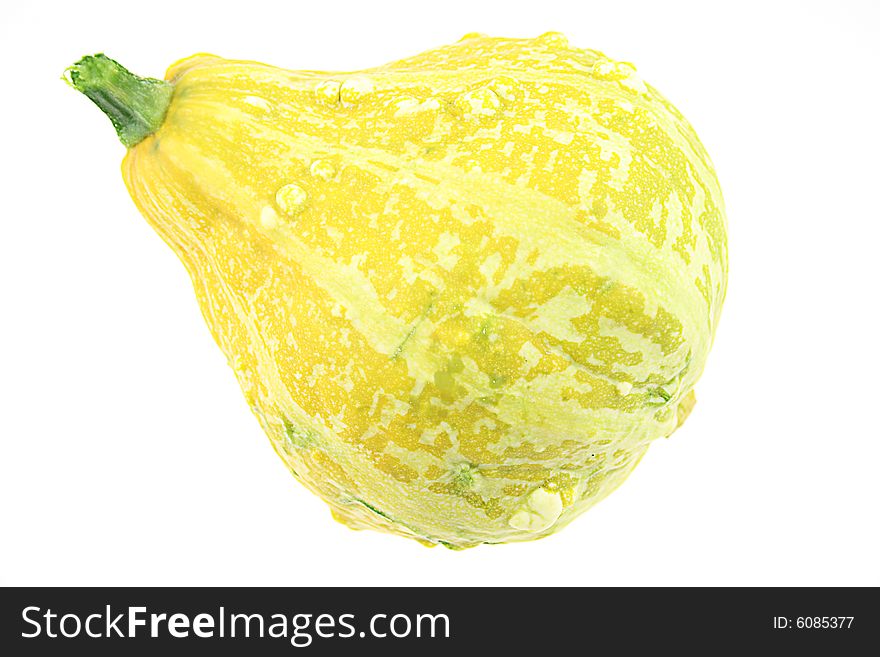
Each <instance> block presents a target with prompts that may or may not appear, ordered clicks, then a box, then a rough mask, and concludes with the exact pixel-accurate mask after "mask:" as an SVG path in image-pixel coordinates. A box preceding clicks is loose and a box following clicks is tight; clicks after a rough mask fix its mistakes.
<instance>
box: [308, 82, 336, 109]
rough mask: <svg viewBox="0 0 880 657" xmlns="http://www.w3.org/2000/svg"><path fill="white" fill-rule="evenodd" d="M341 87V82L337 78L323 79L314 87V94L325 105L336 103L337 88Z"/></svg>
mask: <svg viewBox="0 0 880 657" xmlns="http://www.w3.org/2000/svg"><path fill="white" fill-rule="evenodd" d="M341 88H342V83H341V82H339V81H338V80H325V81H324V82H321V83H320V84H319V85H318V86H317V87H315V94H316V95H317V96H318V100H320V101H321V102H323V103H326V104H327V105H336V104H337V103H339V90H340V89H341Z"/></svg>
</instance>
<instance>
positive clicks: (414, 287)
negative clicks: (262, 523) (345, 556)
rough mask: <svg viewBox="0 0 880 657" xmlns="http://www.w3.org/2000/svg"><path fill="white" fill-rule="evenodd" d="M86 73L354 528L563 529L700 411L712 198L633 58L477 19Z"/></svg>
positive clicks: (250, 383) (720, 264)
mask: <svg viewBox="0 0 880 657" xmlns="http://www.w3.org/2000/svg"><path fill="white" fill-rule="evenodd" d="M68 79H69V81H70V82H71V84H72V85H73V86H75V87H76V88H77V89H79V90H80V91H83V92H84V93H85V94H86V95H88V96H89V97H90V98H92V99H93V100H94V101H95V102H96V103H97V104H98V105H99V106H100V107H101V108H102V109H103V110H104V111H105V112H106V113H107V114H108V115H109V116H110V118H111V119H112V120H113V122H114V125H115V126H116V128H117V131H118V133H119V136H120V138H121V139H122V141H123V143H124V144H125V145H126V146H128V153H127V155H126V157H125V160H124V162H123V176H124V179H125V183H126V185H127V186H128V189H129V191H130V193H131V196H132V198H133V199H134V201H135V203H136V204H137V206H138V208H139V209H140V211H141V212H142V214H143V215H144V216H145V217H146V218H147V220H148V221H149V222H150V224H151V225H152V226H153V227H154V228H155V229H156V231H157V232H158V233H159V234H160V235H161V236H162V237H163V238H164V239H165V241H166V242H167V243H168V244H169V245H170V246H171V248H172V249H174V251H175V252H176V253H177V255H178V256H179V257H180V259H181V260H182V261H183V263H184V264H185V265H186V268H187V270H188V271H189V274H190V276H191V278H192V281H193V283H194V286H195V290H196V294H197V296H198V301H199V304H200V306H201V309H202V312H203V314H204V317H205V319H206V321H207V323H208V326H209V327H210V329H211V332H212V333H213V335H214V338H215V339H216V341H217V344H218V345H219V346H220V348H221V349H222V350H223V351H224V353H225V354H226V356H227V357H228V360H229V363H230V365H231V366H232V368H233V369H234V370H235V373H236V375H237V377H238V380H239V382H240V384H241V388H242V391H243V392H244V395H245V398H246V399H247V403H248V404H249V405H250V407H251V409H252V410H253V412H254V413H255V414H256V416H257V417H258V418H259V421H260V423H261V424H262V426H263V428H264V429H265V431H266V433H267V434H268V435H269V438H270V439H271V441H272V445H273V446H274V448H275V450H276V452H277V453H278V454H279V455H280V456H281V458H282V459H283V460H284V461H285V463H286V464H287V466H288V467H289V468H290V470H291V471H292V472H293V473H294V474H295V475H296V476H297V478H298V479H299V480H300V481H302V482H303V483H304V484H305V485H306V486H307V487H308V488H310V489H311V490H312V491H314V492H315V493H317V494H318V495H320V496H321V497H322V498H323V499H324V500H326V501H327V503H328V504H329V505H330V507H331V509H332V511H333V514H334V516H335V517H336V518H337V519H338V520H340V521H342V522H344V523H346V524H347V525H349V526H351V527H354V528H366V527H369V528H375V529H382V530H386V531H390V532H393V533H396V534H400V535H404V536H408V537H412V538H415V539H417V540H419V541H421V542H423V543H426V544H429V545H434V544H444V545H447V546H448V547H454V548H462V547H469V546H473V545H477V544H480V543H498V542H506V541H518V540H526V539H532V538H537V537H541V536H545V535H547V534H549V533H552V532H554V531H556V530H557V529H559V528H560V527H562V526H564V525H565V524H566V523H568V522H569V521H570V520H572V519H573V518H574V517H575V516H576V515H578V514H579V513H580V512H582V511H584V510H585V509H587V508H588V507H590V506H591V505H593V504H594V503H596V502H597V501H598V500H600V499H602V498H603V497H605V496H606V495H607V494H608V493H610V492H611V491H612V490H614V489H615V488H616V487H617V486H618V485H619V484H620V483H621V482H622V481H623V480H624V479H625V478H626V476H627V475H628V474H629V472H630V471H631V470H632V469H633V467H635V465H636V464H637V463H638V461H639V459H640V458H641V457H642V455H643V454H644V453H645V450H646V449H647V447H648V444H649V443H650V441H652V440H654V439H655V438H659V437H664V436H668V435H669V434H670V433H672V431H674V430H675V428H676V427H677V426H678V425H679V424H680V423H681V422H682V421H683V419H684V417H685V416H686V415H687V413H688V412H689V410H690V408H691V406H692V405H693V393H692V389H693V386H694V383H695V382H696V380H697V378H698V377H699V375H700V373H701V372H702V370H703V367H704V364H705V361H706V356H707V354H708V352H709V348H710V345H711V342H712V339H713V335H714V332H715V327H716V325H717V322H718V318H719V313H720V310H721V305H722V301H723V299H724V294H725V288H726V282H727V251H726V249H727V242H726V234H725V219H724V212H723V204H722V198H721V192H720V189H719V186H718V182H717V180H716V177H715V174H714V171H713V168H712V165H711V163H710V161H709V158H708V156H707V154H706V152H705V150H704V149H703V147H702V145H701V144H700V142H699V140H698V139H697V137H696V135H695V134H694V132H693V130H692V129H691V127H690V126H689V125H688V123H687V122H686V121H685V119H684V118H683V117H682V116H681V114H679V113H678V112H677V111H676V110H675V109H674V108H673V107H672V105H670V104H669V103H668V102H667V101H666V100H665V99H664V98H663V97H662V96H660V95H659V94H658V93H657V91H656V90H654V89H653V88H652V87H650V86H648V85H646V84H645V83H644V82H642V81H641V80H640V79H639V77H638V75H637V74H636V72H635V69H634V67H633V66H631V65H630V64H626V63H620V62H616V61H613V60H611V59H609V58H607V57H605V56H604V55H602V54H601V53H598V52H595V51H591V50H580V49H576V48H573V47H570V46H569V45H568V43H567V42H566V41H565V39H564V38H563V37H562V36H561V35H558V34H548V35H544V36H542V37H539V38H537V39H501V38H489V37H485V36H481V35H469V36H468V37H466V38H465V39H463V40H462V41H461V42H459V43H457V44H455V45H451V46H448V47H444V48H439V49H436V50H432V51H429V52H426V53H423V54H421V55H418V56H416V57H412V58H410V59H405V60H402V61H399V62H395V63H392V64H388V65H386V66H381V67H379V68H374V69H369V70H365V71H359V72H354V73H323V72H308V71H307V72H301V71H286V70H281V69H278V68H274V67H271V66H266V65H263V64H258V63H254V62H244V61H230V60H226V59H221V58H219V57H215V56H212V55H196V56H194V57H191V58H188V59H185V60H183V61H181V62H178V63H177V64H175V65H173V66H172V67H171V68H170V69H169V71H168V74H167V79H166V81H160V80H153V79H144V78H138V77H137V76H134V75H132V74H131V73H129V72H128V71H126V70H125V69H124V68H122V67H121V66H120V65H119V64H117V63H116V62H114V61H113V60H110V59H108V58H106V57H104V56H103V55H98V56H94V57H86V58H84V59H83V60H81V61H80V62H78V63H77V64H75V65H74V66H73V67H71V69H69V73H68Z"/></svg>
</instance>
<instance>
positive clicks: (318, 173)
mask: <svg viewBox="0 0 880 657" xmlns="http://www.w3.org/2000/svg"><path fill="white" fill-rule="evenodd" d="M309 173H311V174H312V175H313V176H315V177H316V178H321V179H322V180H330V179H331V178H332V177H333V176H335V175H336V165H335V164H333V162H331V161H330V160H325V159H320V160H315V161H314V162H312V163H311V164H310V165H309Z"/></svg>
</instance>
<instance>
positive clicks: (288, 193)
mask: <svg viewBox="0 0 880 657" xmlns="http://www.w3.org/2000/svg"><path fill="white" fill-rule="evenodd" d="M308 198H309V195H308V194H307V193H306V190H304V189H303V188H302V187H300V186H299V185H297V184H296V183H289V184H287V185H284V186H283V187H281V188H279V189H278V191H277V192H275V205H277V206H278V208H279V209H280V210H281V211H282V212H283V213H284V214H286V215H287V216H288V217H294V216H296V215H298V214H299V213H300V212H302V211H303V210H304V209H305V207H306V201H307V200H308Z"/></svg>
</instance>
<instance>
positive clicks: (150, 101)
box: [65, 54, 174, 148]
mask: <svg viewBox="0 0 880 657" xmlns="http://www.w3.org/2000/svg"><path fill="white" fill-rule="evenodd" d="M65 79H66V80H67V81H68V82H69V83H70V85H71V86H72V87H73V88H74V89H76V90H77V91H81V92H82V93H84V94H85V95H86V96H88V97H89V98H90V99H91V100H92V102H94V103H95V105H97V106H98V107H100V108H101V111H103V112H104V114H106V115H107V116H108V117H109V118H110V121H111V122H112V123H113V127H114V128H116V134H117V135H119V140H120V141H121V142H122V143H123V144H125V145H126V146H127V147H129V148H131V147H132V146H134V145H135V144H137V143H138V142H140V141H141V140H142V139H144V138H145V137H147V136H149V135H151V134H153V133H154V132H156V130H158V129H159V126H161V125H162V120H163V119H164V118H165V113H166V112H167V111H168V105H169V103H170V102H171V93H172V91H173V90H174V87H173V86H172V85H171V83H170V82H165V81H164V80H156V79H154V78H142V77H139V76H137V75H135V74H134V73H132V72H130V71H129V70H128V69H126V68H125V67H124V66H122V64H120V63H119V62H116V61H114V60H112V59H110V58H109V57H107V56H106V55H100V54H99V55H89V56H87V57H83V58H82V59H81V60H79V61H78V62H77V63H76V64H74V65H73V66H71V67H70V68H69V69H67V70H66V71H65Z"/></svg>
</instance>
